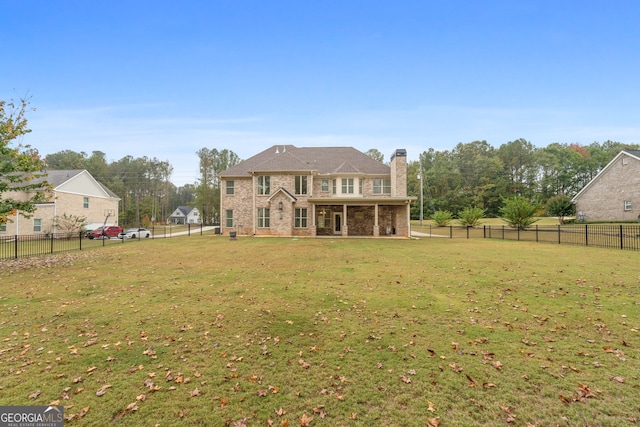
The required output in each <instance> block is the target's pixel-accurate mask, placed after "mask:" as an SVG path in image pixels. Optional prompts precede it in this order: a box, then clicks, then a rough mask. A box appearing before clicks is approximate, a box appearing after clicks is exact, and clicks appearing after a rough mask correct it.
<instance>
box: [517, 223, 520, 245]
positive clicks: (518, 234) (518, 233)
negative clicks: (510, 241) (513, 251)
mask: <svg viewBox="0 0 640 427" xmlns="http://www.w3.org/2000/svg"><path fill="white" fill-rule="evenodd" d="M517 230H518V232H517V233H516V234H517V236H518V242H519V241H520V226H518V228H517Z"/></svg>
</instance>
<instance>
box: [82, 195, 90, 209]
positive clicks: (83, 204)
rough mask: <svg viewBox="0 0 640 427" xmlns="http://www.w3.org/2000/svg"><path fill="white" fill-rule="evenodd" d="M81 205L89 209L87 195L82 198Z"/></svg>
mask: <svg viewBox="0 0 640 427" xmlns="http://www.w3.org/2000/svg"><path fill="white" fill-rule="evenodd" d="M82 206H83V207H84V208H85V209H89V198H88V197H85V198H84V199H83V200H82Z"/></svg>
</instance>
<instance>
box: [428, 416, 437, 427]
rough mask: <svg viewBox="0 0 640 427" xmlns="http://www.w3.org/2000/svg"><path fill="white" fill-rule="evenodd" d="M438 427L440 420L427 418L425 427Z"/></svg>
mask: <svg viewBox="0 0 640 427" xmlns="http://www.w3.org/2000/svg"><path fill="white" fill-rule="evenodd" d="M439 425H440V418H429V419H428V420H427V427H438V426H439Z"/></svg>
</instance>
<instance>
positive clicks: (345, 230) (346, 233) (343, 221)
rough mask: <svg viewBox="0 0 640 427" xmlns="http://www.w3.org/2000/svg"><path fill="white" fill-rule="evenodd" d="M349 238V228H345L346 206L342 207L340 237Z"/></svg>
mask: <svg viewBox="0 0 640 427" xmlns="http://www.w3.org/2000/svg"><path fill="white" fill-rule="evenodd" d="M347 236H349V227H347V205H346V203H345V204H344V205H342V237H347Z"/></svg>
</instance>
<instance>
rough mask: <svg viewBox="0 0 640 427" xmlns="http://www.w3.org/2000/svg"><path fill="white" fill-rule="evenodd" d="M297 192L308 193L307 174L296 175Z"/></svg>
mask: <svg viewBox="0 0 640 427" xmlns="http://www.w3.org/2000/svg"><path fill="white" fill-rule="evenodd" d="M296 194H307V176H306V175H296Z"/></svg>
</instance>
